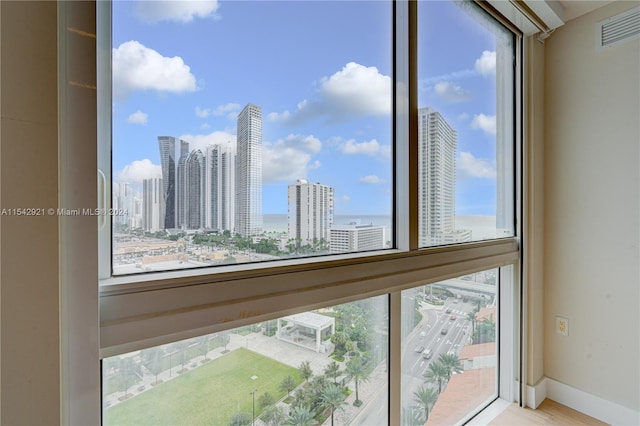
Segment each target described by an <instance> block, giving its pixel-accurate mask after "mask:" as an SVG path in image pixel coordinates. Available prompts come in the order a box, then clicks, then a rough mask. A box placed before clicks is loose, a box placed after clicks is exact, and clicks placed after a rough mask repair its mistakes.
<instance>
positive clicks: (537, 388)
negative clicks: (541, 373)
mask: <svg viewBox="0 0 640 426" xmlns="http://www.w3.org/2000/svg"><path fill="white" fill-rule="evenodd" d="M546 397H547V378H546V377H543V378H542V379H540V380H538V383H536V384H535V385H533V386H527V396H526V398H525V401H526V406H527V407H529V408H533V409H536V408H538V405H540V404H542V401H544V399H545V398H546Z"/></svg>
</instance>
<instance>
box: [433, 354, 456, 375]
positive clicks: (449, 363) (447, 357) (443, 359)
mask: <svg viewBox="0 0 640 426" xmlns="http://www.w3.org/2000/svg"><path fill="white" fill-rule="evenodd" d="M438 361H439V362H440V363H441V364H442V365H443V366H444V367H445V368H446V369H447V380H449V379H451V375H452V374H453V373H461V372H462V363H461V362H460V358H458V355H456V354H440V357H439V358H438Z"/></svg>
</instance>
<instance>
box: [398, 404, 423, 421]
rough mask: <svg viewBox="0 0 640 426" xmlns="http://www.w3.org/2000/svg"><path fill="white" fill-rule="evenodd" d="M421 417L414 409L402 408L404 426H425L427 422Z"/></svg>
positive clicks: (401, 419)
mask: <svg viewBox="0 0 640 426" xmlns="http://www.w3.org/2000/svg"><path fill="white" fill-rule="evenodd" d="M421 417H422V416H420V414H419V413H417V412H416V411H415V410H414V409H413V407H410V406H409V407H402V414H401V418H400V424H401V425H402V426H424V422H425V421H424V420H423V419H421Z"/></svg>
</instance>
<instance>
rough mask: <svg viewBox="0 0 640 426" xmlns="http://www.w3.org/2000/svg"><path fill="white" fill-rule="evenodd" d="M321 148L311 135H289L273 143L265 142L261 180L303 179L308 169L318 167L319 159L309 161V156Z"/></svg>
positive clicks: (320, 143) (267, 181)
mask: <svg viewBox="0 0 640 426" xmlns="http://www.w3.org/2000/svg"><path fill="white" fill-rule="evenodd" d="M321 149H322V142H320V140H318V139H317V138H316V137H314V136H312V135H309V136H304V135H289V136H287V137H286V138H284V139H279V140H278V141H276V142H275V143H270V142H265V143H264V144H263V161H262V180H263V181H264V182H265V183H269V182H275V181H295V180H296V179H305V178H306V177H307V172H308V171H309V170H313V169H317V168H318V167H320V165H321V164H320V162H319V161H317V160H316V161H314V162H311V156H312V155H313V154H316V153H318V152H320V150H321Z"/></svg>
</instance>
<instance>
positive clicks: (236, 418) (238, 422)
mask: <svg viewBox="0 0 640 426" xmlns="http://www.w3.org/2000/svg"><path fill="white" fill-rule="evenodd" d="M250 424H251V414H249V413H236V414H234V415H233V416H232V417H231V420H229V426H249V425H250Z"/></svg>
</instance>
